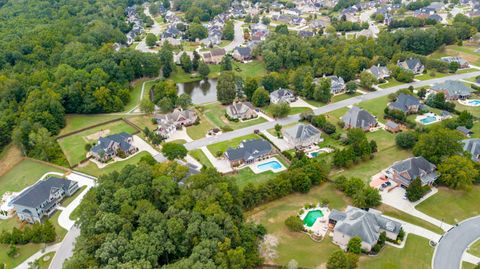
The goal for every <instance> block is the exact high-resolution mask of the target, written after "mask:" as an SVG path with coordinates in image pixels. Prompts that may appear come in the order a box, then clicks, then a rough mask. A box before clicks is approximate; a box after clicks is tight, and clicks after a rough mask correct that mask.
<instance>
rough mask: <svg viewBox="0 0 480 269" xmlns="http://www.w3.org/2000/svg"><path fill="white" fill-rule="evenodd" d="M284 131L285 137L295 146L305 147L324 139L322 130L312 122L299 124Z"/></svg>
mask: <svg viewBox="0 0 480 269" xmlns="http://www.w3.org/2000/svg"><path fill="white" fill-rule="evenodd" d="M282 133H283V138H284V139H285V140H286V141H287V142H288V143H289V144H290V145H292V146H294V147H295V148H305V147H308V146H311V145H313V144H318V143H320V142H322V141H323V138H322V137H321V136H320V135H321V132H320V130H318V129H317V128H315V127H313V125H311V124H297V125H295V126H293V127H290V128H287V129H285V130H283V131H282Z"/></svg>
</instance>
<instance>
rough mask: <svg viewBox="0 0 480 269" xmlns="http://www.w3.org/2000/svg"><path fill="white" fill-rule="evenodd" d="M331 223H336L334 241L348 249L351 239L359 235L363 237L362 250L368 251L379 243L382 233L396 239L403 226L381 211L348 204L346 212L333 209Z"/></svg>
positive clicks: (330, 217) (330, 216)
mask: <svg viewBox="0 0 480 269" xmlns="http://www.w3.org/2000/svg"><path fill="white" fill-rule="evenodd" d="M329 223H330V224H331V225H334V228H333V240H332V241H333V243H335V244H337V245H339V246H340V247H341V248H342V249H346V248H347V245H348V242H349V241H350V239H351V238H352V237H355V236H358V237H360V238H361V239H362V250H364V251H367V252H368V251H370V250H372V248H373V246H375V245H376V244H377V242H378V239H379V238H380V234H381V233H383V232H385V234H386V236H387V238H388V239H390V240H396V239H397V237H398V234H399V232H400V230H401V228H402V224H401V223H399V222H397V221H394V220H390V219H387V218H385V217H384V216H382V213H381V212H380V211H377V210H374V209H369V210H368V211H365V210H363V209H360V208H356V207H353V206H347V209H346V210H345V212H340V211H338V210H335V209H334V210H332V212H331V213H330V215H329Z"/></svg>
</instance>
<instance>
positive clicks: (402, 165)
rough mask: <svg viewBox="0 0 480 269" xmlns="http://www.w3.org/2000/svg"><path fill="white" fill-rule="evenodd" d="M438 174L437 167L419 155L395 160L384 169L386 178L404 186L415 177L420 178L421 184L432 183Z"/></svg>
mask: <svg viewBox="0 0 480 269" xmlns="http://www.w3.org/2000/svg"><path fill="white" fill-rule="evenodd" d="M438 176H439V175H438V174H437V167H436V166H435V165H434V164H432V163H431V162H429V161H427V160H426V159H425V158H423V157H421V156H420V157H412V158H408V159H405V160H402V161H398V162H395V163H394V164H393V165H392V166H390V167H389V168H387V170H386V171H385V177H386V178H387V179H389V180H392V181H394V182H396V183H398V184H399V185H400V186H402V187H405V188H406V187H408V186H409V185H410V183H411V182H412V181H413V180H414V179H416V178H420V180H421V182H422V186H425V185H432V184H433V182H435V180H437V178H438Z"/></svg>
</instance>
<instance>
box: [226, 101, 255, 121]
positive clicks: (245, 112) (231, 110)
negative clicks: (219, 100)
mask: <svg viewBox="0 0 480 269" xmlns="http://www.w3.org/2000/svg"><path fill="white" fill-rule="evenodd" d="M226 113H227V115H228V116H229V117H230V118H232V119H241V120H247V119H253V118H256V117H257V112H255V109H254V107H253V105H252V103H250V102H237V103H233V104H231V105H229V106H227V109H226Z"/></svg>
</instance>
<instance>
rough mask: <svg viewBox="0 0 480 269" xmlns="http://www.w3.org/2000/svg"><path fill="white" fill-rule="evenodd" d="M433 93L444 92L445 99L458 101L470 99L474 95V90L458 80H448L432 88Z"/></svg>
mask: <svg viewBox="0 0 480 269" xmlns="http://www.w3.org/2000/svg"><path fill="white" fill-rule="evenodd" d="M432 91H435V92H437V93H438V92H443V93H444V94H445V99H447V100H458V99H462V100H463V99H468V98H469V97H470V95H472V92H473V90H472V89H471V88H469V87H467V86H466V85H465V84H464V83H463V82H461V81H456V80H447V81H445V82H442V83H437V84H435V85H433V86H432Z"/></svg>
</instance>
